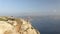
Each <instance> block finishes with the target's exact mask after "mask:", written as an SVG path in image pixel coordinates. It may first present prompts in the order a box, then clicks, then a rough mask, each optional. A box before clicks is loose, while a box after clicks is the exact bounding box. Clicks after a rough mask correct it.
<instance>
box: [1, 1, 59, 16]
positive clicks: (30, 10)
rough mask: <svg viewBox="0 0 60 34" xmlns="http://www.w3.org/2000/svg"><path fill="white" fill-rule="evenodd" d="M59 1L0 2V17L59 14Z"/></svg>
mask: <svg viewBox="0 0 60 34" xmlns="http://www.w3.org/2000/svg"><path fill="white" fill-rule="evenodd" d="M59 10H60V0H0V15H14V16H17V15H18V16H20V15H48V14H59V13H60V12H59Z"/></svg>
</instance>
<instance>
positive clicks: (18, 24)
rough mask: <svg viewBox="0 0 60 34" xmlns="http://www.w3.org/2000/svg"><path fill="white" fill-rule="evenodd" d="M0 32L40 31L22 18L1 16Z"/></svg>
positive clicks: (22, 33) (32, 32)
mask: <svg viewBox="0 0 60 34" xmlns="http://www.w3.org/2000/svg"><path fill="white" fill-rule="evenodd" d="M0 34H40V32H39V31H38V30H37V29H35V28H34V27H33V26H32V25H31V24H30V23H29V22H27V21H25V20H23V19H22V18H15V17H12V16H11V17H10V16H8V17H6V16H2V17H0Z"/></svg>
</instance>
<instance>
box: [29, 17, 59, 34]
mask: <svg viewBox="0 0 60 34" xmlns="http://www.w3.org/2000/svg"><path fill="white" fill-rule="evenodd" d="M30 22H31V24H32V26H33V27H35V28H36V29H37V30H38V31H39V32H40V34H60V16H33V17H31V18H30Z"/></svg>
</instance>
